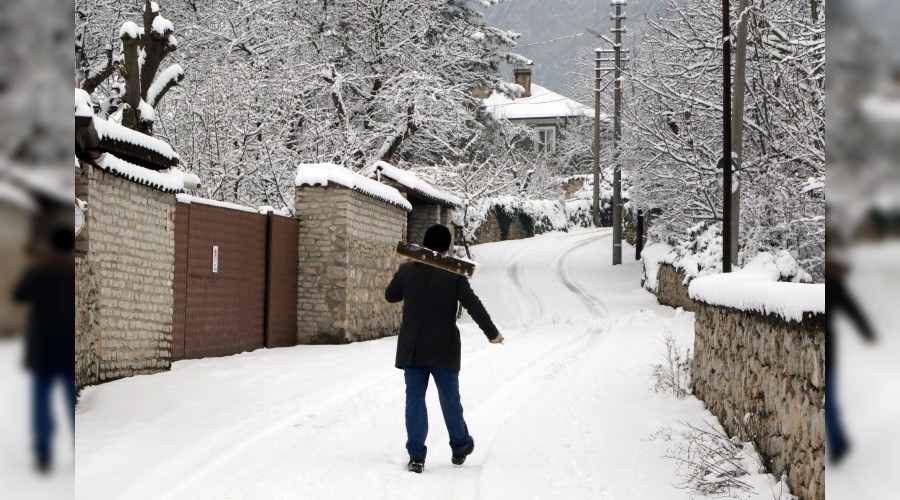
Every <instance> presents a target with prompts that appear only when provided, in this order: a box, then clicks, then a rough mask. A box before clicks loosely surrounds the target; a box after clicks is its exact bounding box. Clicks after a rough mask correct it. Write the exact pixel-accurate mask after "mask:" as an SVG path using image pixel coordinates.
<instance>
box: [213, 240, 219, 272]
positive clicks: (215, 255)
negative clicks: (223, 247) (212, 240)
mask: <svg viewBox="0 0 900 500" xmlns="http://www.w3.org/2000/svg"><path fill="white" fill-rule="evenodd" d="M213 272H214V273H217V272H219V245H213Z"/></svg>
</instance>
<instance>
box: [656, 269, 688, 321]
mask: <svg viewBox="0 0 900 500" xmlns="http://www.w3.org/2000/svg"><path fill="white" fill-rule="evenodd" d="M656 279H657V283H658V288H657V290H656V300H657V301H658V302H659V303H660V304H662V305H664V306H672V307H681V308H683V309H684V310H685V311H696V310H697V304H695V303H694V301H693V300H691V298H690V296H688V286H687V285H686V284H684V279H685V275H684V271H682V270H680V269H676V268H675V266H673V265H672V264H660V266H659V273H658V274H657V276H656Z"/></svg>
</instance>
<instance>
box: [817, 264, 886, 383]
mask: <svg viewBox="0 0 900 500" xmlns="http://www.w3.org/2000/svg"><path fill="white" fill-rule="evenodd" d="M827 273H828V271H826V275H825V369H826V370H832V371H836V369H837V366H836V365H835V363H834V361H835V359H836V356H837V352H836V351H835V349H837V332H836V331H835V329H834V318H835V315H836V314H837V312H838V311H839V310H841V309H843V310H844V312H845V313H847V317H849V318H850V319H851V320H852V321H853V323H854V324H855V325H856V328H857V330H859V333H860V335H862V336H863V337H864V338H865V339H866V340H875V332H874V331H873V330H872V325H870V324H869V321H868V320H867V319H866V317H865V315H864V314H863V312H862V310H861V309H860V308H859V306H858V305H857V304H856V301H855V300H853V296H852V295H850V292H849V291H848V290H847V286H846V284H845V283H844V281H843V280H842V279H839V278H832V277H829V276H828V274H827Z"/></svg>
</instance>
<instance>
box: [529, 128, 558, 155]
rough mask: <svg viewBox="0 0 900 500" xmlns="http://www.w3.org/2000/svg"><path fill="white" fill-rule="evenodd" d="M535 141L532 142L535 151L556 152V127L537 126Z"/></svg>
mask: <svg viewBox="0 0 900 500" xmlns="http://www.w3.org/2000/svg"><path fill="white" fill-rule="evenodd" d="M537 133H538V137H537V142H535V144H534V152H535V153H543V152H545V151H546V152H547V153H551V154H552V153H555V152H556V127H537Z"/></svg>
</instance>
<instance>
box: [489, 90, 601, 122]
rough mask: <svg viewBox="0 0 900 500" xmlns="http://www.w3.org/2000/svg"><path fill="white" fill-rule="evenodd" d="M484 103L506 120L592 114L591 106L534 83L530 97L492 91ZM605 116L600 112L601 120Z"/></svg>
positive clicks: (492, 111) (493, 112)
mask: <svg viewBox="0 0 900 500" xmlns="http://www.w3.org/2000/svg"><path fill="white" fill-rule="evenodd" d="M484 105H485V106H486V107H487V110H488V112H489V113H491V114H493V115H494V116H495V117H497V118H501V119H507V120H523V119H527V118H569V117H577V116H586V117H589V118H593V116H594V109H593V108H591V107H588V106H585V105H584V104H581V103H579V102H577V101H574V100H572V99H569V98H568V97H563V96H561V95H559V94H557V93H556V92H553V91H552V90H549V89H546V88H544V87H541V86H540V85H536V84H534V83H532V84H531V97H519V98H517V99H510V98H509V97H506V96H505V95H503V94H502V93H499V92H494V93H493V94H491V95H490V97H488V98H487V99H485V100H484ZM606 118H607V115H606V114H603V113H601V114H600V119H601V120H605V119H606Z"/></svg>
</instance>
